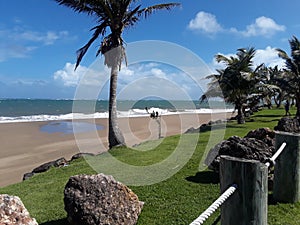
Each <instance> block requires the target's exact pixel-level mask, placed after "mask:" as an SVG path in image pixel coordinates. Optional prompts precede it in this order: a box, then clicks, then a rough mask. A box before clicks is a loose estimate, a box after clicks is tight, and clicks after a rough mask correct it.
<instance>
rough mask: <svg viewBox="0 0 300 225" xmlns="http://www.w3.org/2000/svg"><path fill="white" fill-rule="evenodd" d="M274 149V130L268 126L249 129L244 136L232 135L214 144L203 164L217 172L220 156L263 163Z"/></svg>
mask: <svg viewBox="0 0 300 225" xmlns="http://www.w3.org/2000/svg"><path fill="white" fill-rule="evenodd" d="M274 151H275V147H274V132H272V131H271V130H270V129H268V128H261V129H257V130H254V131H250V132H249V133H248V134H247V135H246V136H245V137H244V138H241V137H238V136H232V137H230V138H229V139H228V140H224V141H222V142H220V143H219V144H217V145H216V146H214V147H213V148H212V149H211V150H210V152H209V153H208V155H207V157H206V160H205V164H206V165H207V166H208V167H209V168H210V169H212V170H214V171H216V172H218V171H219V165H220V156H221V155H228V156H233V157H237V158H244V159H252V160H258V161H261V162H262V163H265V162H266V161H267V160H268V159H269V158H271V157H272V155H273V153H274Z"/></svg>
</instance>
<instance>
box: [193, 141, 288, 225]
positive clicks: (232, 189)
mask: <svg viewBox="0 0 300 225" xmlns="http://www.w3.org/2000/svg"><path fill="white" fill-rule="evenodd" d="M285 146H286V142H284V143H282V145H281V146H280V148H279V149H278V150H277V151H276V152H275V154H274V155H273V156H272V157H271V158H270V159H269V162H266V163H265V165H266V166H267V167H270V166H274V165H275V160H276V159H277V157H278V156H279V155H280V154H281V152H282V151H283V150H284V148H285ZM237 188H238V187H237V184H233V185H231V186H230V187H229V188H228V189H227V190H226V191H225V192H224V193H223V194H222V195H221V196H220V197H219V198H218V199H217V200H216V201H214V202H213V203H212V204H211V205H210V206H209V207H208V208H207V209H206V210H205V211H204V212H203V213H202V214H201V215H200V216H199V217H198V218H197V219H195V220H194V221H193V222H192V223H190V225H201V224H203V223H204V222H205V221H206V220H207V219H208V218H209V217H210V216H211V215H212V214H213V213H214V212H215V211H216V210H217V209H218V208H219V207H220V206H221V205H222V204H223V203H224V202H225V201H226V200H227V199H228V198H229V197H230V196H231V195H232V194H233V193H234V192H235V191H236V190H237Z"/></svg>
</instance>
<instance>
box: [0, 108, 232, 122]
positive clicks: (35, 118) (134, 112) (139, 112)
mask: <svg viewBox="0 0 300 225" xmlns="http://www.w3.org/2000/svg"><path fill="white" fill-rule="evenodd" d="M152 112H158V115H160V116H163V115H178V114H207V113H209V114H211V113H223V112H233V109H205V108H203V109H187V110H181V111H170V110H168V109H160V108H149V109H148V112H147V111H146V110H145V109H131V110H129V111H118V117H119V118H124V117H125V118H127V117H148V116H149V114H150V113H152ZM101 118H108V112H96V113H93V114H83V113H69V114H63V115H31V116H17V117H5V116H2V117H1V116H0V123H18V122H39V121H58V120H73V119H75V120H76V119H101Z"/></svg>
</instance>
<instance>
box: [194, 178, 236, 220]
mask: <svg viewBox="0 0 300 225" xmlns="http://www.w3.org/2000/svg"><path fill="white" fill-rule="evenodd" d="M236 189H237V185H235V184H233V185H232V186H231V187H229V188H228V189H227V190H226V191H225V192H224V193H223V194H222V195H221V196H220V197H219V198H218V199H217V200H216V201H214V203H213V204H211V205H210V206H209V207H208V208H207V209H206V210H205V211H204V212H203V213H202V214H201V215H200V216H199V217H198V218H197V219H195V220H194V221H193V222H192V223H191V224H190V225H201V224H203V223H204V221H205V220H207V219H208V217H210V216H211V215H212V214H213V213H214V212H215V211H216V210H217V209H218V208H219V207H220V206H221V205H222V204H223V203H224V202H225V201H226V200H227V199H228V198H229V197H230V196H231V195H232V194H233V193H234V192H235V191H236Z"/></svg>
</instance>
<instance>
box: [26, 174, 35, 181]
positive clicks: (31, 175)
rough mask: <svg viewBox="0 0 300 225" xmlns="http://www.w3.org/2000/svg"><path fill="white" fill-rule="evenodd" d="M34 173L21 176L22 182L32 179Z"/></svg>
mask: <svg viewBox="0 0 300 225" xmlns="http://www.w3.org/2000/svg"><path fill="white" fill-rule="evenodd" d="M34 174H35V173H25V174H24V175H23V181H24V180H28V179H29V178H30V177H33V176H34Z"/></svg>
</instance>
